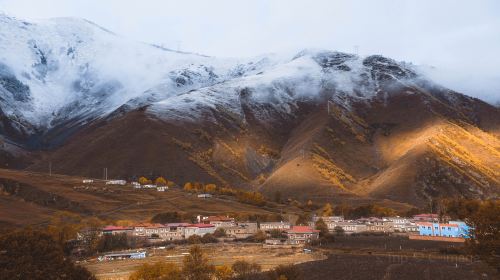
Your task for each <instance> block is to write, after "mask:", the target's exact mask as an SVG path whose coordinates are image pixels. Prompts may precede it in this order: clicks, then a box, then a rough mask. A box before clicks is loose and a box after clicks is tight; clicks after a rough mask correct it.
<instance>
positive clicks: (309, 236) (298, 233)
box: [285, 226, 319, 244]
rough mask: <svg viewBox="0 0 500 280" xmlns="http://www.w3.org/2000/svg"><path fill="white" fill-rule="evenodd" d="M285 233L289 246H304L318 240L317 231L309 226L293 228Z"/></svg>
mask: <svg viewBox="0 0 500 280" xmlns="http://www.w3.org/2000/svg"><path fill="white" fill-rule="evenodd" d="M285 233H286V236H287V237H288V241H289V243H290V244H306V243H309V242H311V241H312V240H316V239H318V238H319V230H316V229H313V228H311V227H310V226H293V227H292V228H291V229H288V230H286V231H285Z"/></svg>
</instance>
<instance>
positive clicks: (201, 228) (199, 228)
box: [184, 224, 215, 238]
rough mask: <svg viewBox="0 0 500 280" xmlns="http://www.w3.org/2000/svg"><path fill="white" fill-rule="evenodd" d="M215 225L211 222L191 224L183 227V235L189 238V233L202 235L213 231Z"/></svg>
mask: <svg viewBox="0 0 500 280" xmlns="http://www.w3.org/2000/svg"><path fill="white" fill-rule="evenodd" d="M214 232H215V226H214V225H211V224H191V225H189V226H187V227H185V228H184V237H185V238H189V237H190V236H191V235H199V236H203V235H205V234H207V233H214Z"/></svg>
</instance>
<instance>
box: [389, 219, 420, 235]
mask: <svg viewBox="0 0 500 280" xmlns="http://www.w3.org/2000/svg"><path fill="white" fill-rule="evenodd" d="M383 220H385V221H391V222H392V224H393V225H394V231H395V232H417V231H418V226H417V225H416V224H415V223H414V222H413V221H412V220H411V219H409V218H405V217H399V216H396V217H384V218H383Z"/></svg>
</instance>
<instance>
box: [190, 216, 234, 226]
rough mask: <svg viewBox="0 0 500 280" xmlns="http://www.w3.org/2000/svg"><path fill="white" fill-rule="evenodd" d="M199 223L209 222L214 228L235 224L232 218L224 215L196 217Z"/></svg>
mask: <svg viewBox="0 0 500 280" xmlns="http://www.w3.org/2000/svg"><path fill="white" fill-rule="evenodd" d="M197 219H198V222H199V223H203V224H211V225H214V226H215V227H216V228H220V227H221V228H227V227H233V226H235V225H236V223H235V222H234V218H230V217H224V216H208V217H201V216H198V217H197Z"/></svg>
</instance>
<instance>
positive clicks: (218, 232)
mask: <svg viewBox="0 0 500 280" xmlns="http://www.w3.org/2000/svg"><path fill="white" fill-rule="evenodd" d="M214 236H215V237H217V238H219V237H226V230H225V229H224V228H218V229H216V230H215V232H214Z"/></svg>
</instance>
